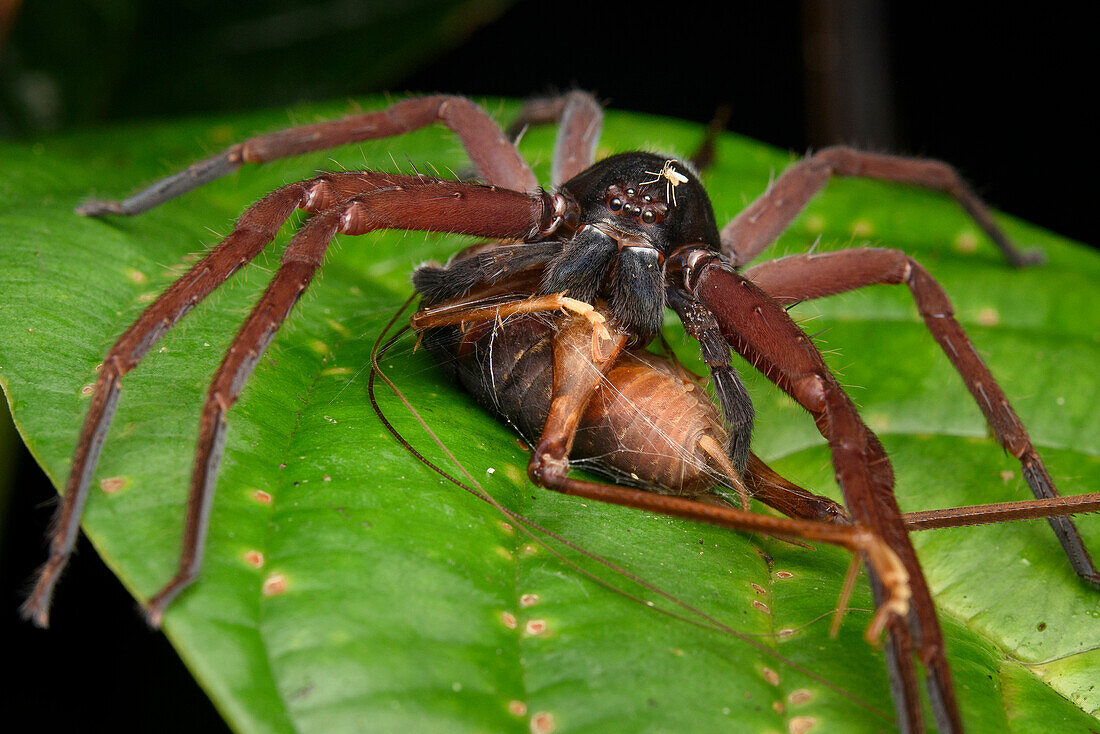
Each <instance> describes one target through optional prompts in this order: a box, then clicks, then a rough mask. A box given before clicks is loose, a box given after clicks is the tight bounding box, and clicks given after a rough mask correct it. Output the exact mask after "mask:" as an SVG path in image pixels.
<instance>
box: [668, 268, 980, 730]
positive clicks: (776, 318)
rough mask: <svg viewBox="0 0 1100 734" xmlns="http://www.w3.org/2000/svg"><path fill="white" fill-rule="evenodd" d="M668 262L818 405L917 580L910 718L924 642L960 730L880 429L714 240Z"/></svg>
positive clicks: (766, 367)
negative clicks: (868, 422) (915, 660)
mask: <svg viewBox="0 0 1100 734" xmlns="http://www.w3.org/2000/svg"><path fill="white" fill-rule="evenodd" d="M667 272H668V277H669V281H670V283H673V284H677V283H679V284H680V286H679V287H681V288H682V289H683V291H684V293H685V296H688V297H690V298H691V299H692V300H694V301H695V302H696V304H697V307H698V308H700V309H704V310H706V311H709V312H710V313H711V314H713V316H714V318H715V320H716V321H717V324H718V326H719V328H720V330H721V332H722V335H723V336H724V337H725V339H726V341H727V342H728V343H729V344H730V345H731V346H732V347H733V348H734V350H735V351H737V352H738V353H739V354H741V356H743V357H744V358H745V359H746V360H748V361H749V362H750V363H752V364H754V365H755V366H756V367H757V369H759V370H760V371H761V372H762V373H763V374H764V375H765V376H766V377H767V378H768V379H770V380H771V381H772V382H774V383H775V384H776V385H777V386H778V387H779V388H780V389H782V390H783V391H784V392H786V393H788V394H789V395H790V396H791V397H792V398H794V399H795V400H796V401H797V402H798V403H799V404H801V405H802V406H803V407H804V408H806V410H808V411H809V412H810V414H811V415H813V417H814V420H815V422H816V424H817V427H818V430H819V431H820V432H821V434H822V435H823V436H824V437H825V438H826V440H827V441H828V442H829V448H830V450H831V452H832V456H833V466H834V468H835V471H836V477H837V482H838V484H839V485H840V487H841V490H842V491H843V493H844V498H845V505H846V506H847V508H848V511H849V513H850V514H851V517H852V519H853V521H855V522H856V523H859V524H861V525H865V526H866V527H868V528H870V529H871V530H872V531H873V532H874V533H875V534H876V535H878V536H880V537H882V538H883V539H884V540H885V541H886V542H887V543H888V544H889V545H890V547H891V549H893V551H894V552H895V553H897V555H898V556H899V557H900V558H901V560H902V563H904V565H905V568H906V570H907V572H908V574H909V578H910V586H911V589H912V602H913V605H912V610H913V614H912V615H911V625H912V629H910V628H909V626H907V625H906V624H905V623H904V621H902V620H897V619H896V620H894V622H893V623H892V624H891V625H890V626H889V631H890V636H891V641H890V648H889V654H888V656H887V662H888V664H889V667H890V672H891V682H892V688H893V693H894V700H895V704H896V706H897V709H898V717H899V721H900V722H901V723H902V726H903V728H905V729H906V730H907V731H920V730H922V722H921V714H920V708H921V704H920V697H919V693H918V691H917V683H916V671H915V668H914V666H913V658H912V650H913V645H914V642H916V649H917V650H918V652H919V654H920V658H921V661H922V662H923V664H924V666H925V668H926V669H927V671H928V689H929V695H930V698H931V700H932V704H933V712H934V713H935V715H936V720H937V725H938V727H939V729H940V731H941V732H949V731H950V732H954V731H961V729H962V722H961V718H960V717H959V712H958V706H957V704H956V701H955V693H954V689H953V688H952V685H951V672H950V669H949V668H948V665H947V659H946V657H945V654H944V642H943V633H942V631H941V630H940V626H939V622H938V620H937V618H936V611H935V606H934V604H933V602H932V596H931V593H930V592H929V590H928V586H927V584H926V582H925V580H924V575H923V573H922V572H921V569H920V564H919V562H918V561H917V556H916V552H915V551H914V550H913V546H912V544H911V543H910V541H909V535H908V533H907V532H906V529H905V525H904V521H903V519H902V516H901V510H900V509H899V508H898V505H897V501H896V500H895V498H894V494H893V486H894V474H893V469H892V468H891V466H890V461H889V459H888V458H887V456H886V452H885V451H884V450H883V448H882V445H881V444H880V443H879V441H878V439H877V437H875V435H874V434H873V433H872V432H871V430H870V429H869V428H867V426H866V425H865V424H864V423H863V421H862V420H861V419H860V417H859V415H858V413H857V412H856V409H855V406H854V405H853V404H852V401H851V400H850V399H849V398H848V396H847V395H846V394H845V393H844V391H843V390H842V389H841V387H840V385H839V384H838V383H837V381H836V379H835V378H834V377H833V375H832V373H831V372H830V371H829V369H828V367H827V366H826V365H825V362H824V360H823V359H822V357H821V354H820V353H819V352H818V351H817V349H816V348H815V347H814V345H813V342H812V341H811V340H810V339H809V337H807V336H806V335H805V334H804V333H803V332H802V330H801V329H799V328H798V325H797V324H795V323H794V321H793V320H791V318H790V316H789V315H788V314H787V312H786V311H785V310H783V308H782V307H781V306H779V305H778V304H777V303H776V302H775V301H774V300H772V299H771V298H769V297H768V295H767V294H765V293H764V291H762V290H761V289H760V288H758V287H757V286H756V285H754V284H753V283H752V282H751V281H749V280H748V279H746V278H744V277H742V276H741V275H739V274H738V273H736V272H735V271H734V270H733V268H732V267H731V266H730V265H729V264H728V263H726V262H724V261H723V259H722V258H721V257H720V256H718V255H717V254H716V253H714V252H712V251H709V250H703V249H694V248H683V249H681V250H680V251H678V252H677V253H675V254H674V255H673V256H672V257H670V258H669V261H668V264H667ZM674 287H675V285H674ZM873 577H874V574H873V573H872V578H873ZM880 583H881V580H880V581H879V582H876V583H873V584H872V585H873V587H874V589H875V594H876V598H879V597H880V595H881V586H880Z"/></svg>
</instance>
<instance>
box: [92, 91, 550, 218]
mask: <svg viewBox="0 0 1100 734" xmlns="http://www.w3.org/2000/svg"><path fill="white" fill-rule="evenodd" d="M437 122H440V123H443V124H444V125H446V126H447V127H448V128H450V129H451V130H453V131H454V132H455V133H457V134H458V137H459V139H460V140H461V141H462V145H463V147H464V148H465V150H466V153H467V154H468V155H469V156H470V160H471V162H473V164H474V166H475V167H476V168H477V170H478V172H479V173H480V174H481V176H482V177H483V178H484V180H485V182H486V183H489V184H492V185H495V186H502V187H504V188H506V189H512V190H513V191H521V192H533V191H535V190H537V189H538V185H539V182H538V179H536V178H535V174H534V173H533V172H532V171H531V167H530V166H528V165H527V162H526V161H525V160H523V157H522V156H520V154H519V151H517V150H516V147H515V145H513V144H512V141H511V140H510V139H509V138H508V137H507V136H506V135H505V134H504V133H503V132H502V131H501V129H500V126H499V125H497V124H496V122H494V121H493V119H492V118H491V117H489V115H488V114H487V113H486V112H485V111H484V110H483V109H481V107H479V106H478V105H476V104H475V103H473V102H471V101H470V100H468V99H466V98H465V97H458V96H452V95H439V96H434V97H412V98H410V99H405V100H402V101H400V102H397V103H395V104H393V105H391V106H390V107H388V108H386V109H384V110H377V111H374V112H364V113H362V114H358V115H351V116H349V117H345V118H343V119H340V120H332V121H329V122H321V123H317V124H314V125H302V126H299V127H292V128H287V129H286V130H279V131H277V132H273V133H268V134H267V135H259V136H257V137H253V138H249V139H248V140H245V141H244V142H242V143H237V144H235V145H231V146H230V147H229V148H227V149H225V150H224V151H222V152H221V153H218V154H217V155H214V156H211V157H210V158H206V159H205V160H202V161H199V162H198V163H194V164H192V165H191V166H188V167H187V168H185V169H183V170H182V171H179V172H178V173H175V174H173V175H171V176H168V177H166V178H163V179H161V180H159V181H157V182H155V183H153V184H150V185H149V186H147V187H146V188H144V189H142V190H141V191H139V192H137V193H136V194H134V195H133V196H130V197H129V198H127V199H123V200H122V201H100V200H92V201H88V202H85V203H84V204H81V205H80V206H78V207H77V208H76V212H77V213H78V214H83V215H86V216H93V217H98V216H102V215H104V214H140V213H141V212H144V211H146V210H148V209H152V208H153V207H155V206H157V205H159V204H163V203H164V202H166V201H169V200H171V199H174V198H176V197H177V196H181V195H183V194H185V193H187V192H188V191H191V190H193V189H196V188H198V187H200V186H202V185H203V184H206V183H209V182H211V181H214V180H215V179H218V178H221V177H222V176H225V175H227V174H229V173H232V172H233V171H235V170H237V169H238V168H240V167H241V166H242V165H244V164H245V163H265V162H268V161H273V160H277V159H279V158H287V157H290V156H296V155H301V154H302V153H309V152H311V151H318V150H325V149H327V148H335V147H336V146H339V145H346V144H348V143H357V142H361V141H364V140H374V139H377V138H388V137H393V136H395V135H401V134H403V133H407V132H412V131H413V130H417V129H419V128H422V127H426V126H428V125H431V124H433V123H437Z"/></svg>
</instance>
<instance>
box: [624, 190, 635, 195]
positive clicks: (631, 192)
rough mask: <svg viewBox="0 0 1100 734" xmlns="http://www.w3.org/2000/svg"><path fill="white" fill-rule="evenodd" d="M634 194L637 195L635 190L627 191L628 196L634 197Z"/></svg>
mask: <svg viewBox="0 0 1100 734" xmlns="http://www.w3.org/2000/svg"><path fill="white" fill-rule="evenodd" d="M634 193H635V191H634V189H627V190H626V195H627V196H634Z"/></svg>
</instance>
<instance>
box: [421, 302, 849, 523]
mask: <svg viewBox="0 0 1100 734" xmlns="http://www.w3.org/2000/svg"><path fill="white" fill-rule="evenodd" d="M563 321H564V322H566V323H565V324H564V325H563ZM414 323H415V319H414ZM591 332H592V329H591V325H590V324H589V322H588V321H586V320H585V319H583V318H578V317H567V316H563V315H560V314H556V313H542V314H537V315H536V314H531V315H524V316H515V317H511V318H509V319H507V320H505V321H498V320H486V321H481V322H478V323H474V324H469V325H466V327H465V328H460V327H458V326H444V327H437V328H432V329H427V330H425V331H423V332H421V334H420V336H421V338H422V340H423V344H424V346H425V347H426V348H427V349H428V350H429V352H430V353H431V355H432V357H433V359H435V361H436V362H437V363H438V364H439V366H440V367H441V368H442V369H443V370H444V371H445V372H447V373H448V374H449V375H450V376H451V377H452V378H453V379H455V380H456V381H457V382H458V383H459V384H461V385H462V387H463V388H464V389H465V390H466V391H468V392H469V393H470V394H471V395H473V396H474V397H475V398H476V399H477V401H478V402H479V403H481V404H482V405H484V406H485V407H486V408H488V409H489V410H491V411H492V412H494V413H495V414H496V415H497V416H498V417H499V418H501V419H502V420H504V421H505V422H507V423H508V424H509V425H512V426H514V427H515V429H516V430H517V431H518V432H519V434H520V435H521V436H522V437H523V439H524V440H525V441H526V442H527V443H528V444H529V445H531V446H534V445H535V444H536V443H537V442H538V439H539V436H540V434H541V433H542V430H543V426H545V424H546V419H547V415H548V414H549V411H550V404H551V399H552V397H553V387H554V375H555V370H557V372H558V373H559V374H562V373H568V372H572V371H580V370H585V369H591V368H592V364H591V359H592V357H591V353H590V350H589V349H588V345H589V344H590V343H591ZM702 385H703V381H702V380H701V378H698V377H697V376H696V375H694V374H692V373H691V372H689V371H688V370H686V369H685V368H684V367H683V366H682V365H680V364H679V363H677V362H675V361H674V360H672V359H669V358H667V357H663V356H660V355H658V354H654V353H653V352H650V351H647V350H645V349H642V348H638V347H634V348H628V349H624V350H623V351H621V352H620V353H619V354H618V355H617V357H616V359H615V364H614V366H613V367H612V368H611V369H610V371H609V372H608V373H607V374H606V375H605V376H604V379H603V380H602V381H601V384H600V386H599V387H598V388H597V389H596V392H595V394H594V395H593V397H592V398H591V399H590V400H589V402H588V404H587V405H586V406H585V407H584V410H583V412H582V414H581V417H580V422H579V424H578V428H577V432H576V436H575V438H574V440H573V445H572V449H571V451H570V459H571V461H572V462H573V463H574V464H577V465H579V466H583V467H584V468H588V469H591V470H593V471H595V472H597V473H600V474H603V475H605V476H608V477H610V478H612V479H615V480H616V481H617V482H618V483H620V484H627V485H633V486H637V487H641V488H644V489H647V490H650V491H655V492H659V493H662V494H675V495H683V496H687V497H692V498H696V499H700V498H704V499H709V498H707V497H706V496H707V495H708V494H709V495H710V497H711V498H715V499H717V498H723V499H733V498H735V497H736V495H735V492H736V490H737V487H736V486H735V482H737V480H738V477H737V476H736V475H735V474H734V470H733V468H732V467H731V465H730V462H729V459H728V457H727V456H726V454H725V452H724V447H726V446H727V445H728V442H729V431H728V429H727V427H726V425H725V424H724V422H723V421H722V418H721V415H720V414H719V412H718V410H717V407H716V405H715V403H714V400H713V399H712V397H711V396H710V394H709V393H708V392H707V391H706V389H704V388H703V387H702ZM740 479H743V481H744V485H745V486H746V487H747V490H748V493H749V494H752V495H753V496H755V497H757V498H758V499H760V500H761V501H763V502H765V503H766V504H768V505H770V506H772V507H774V508H776V509H778V510H780V511H783V512H785V513H787V514H793V511H794V509H795V507H796V506H797V511H798V514H799V515H800V516H804V517H806V516H808V517H813V518H815V519H820V520H834V521H837V520H839V521H846V520H847V515H846V513H845V512H844V510H843V508H842V507H841V506H840V505H839V504H837V503H835V502H833V501H831V500H829V499H827V498H824V497H820V496H818V495H814V494H812V493H810V492H808V491H806V490H805V489H803V488H802V487H799V486H798V485H796V484H794V483H792V482H790V481H788V480H787V479H785V478H783V477H782V476H780V475H779V474H778V473H776V472H774V471H773V470H772V469H771V468H770V467H768V466H767V465H766V464H765V463H764V462H763V461H761V460H760V459H759V457H757V456H756V455H755V454H750V456H749V461H748V465H747V466H746V469H745V471H744V473H743V476H741V477H740ZM811 508H812V509H811Z"/></svg>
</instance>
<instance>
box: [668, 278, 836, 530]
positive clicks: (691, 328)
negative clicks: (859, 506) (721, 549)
mask: <svg viewBox="0 0 1100 734" xmlns="http://www.w3.org/2000/svg"><path fill="white" fill-rule="evenodd" d="M666 300H667V303H668V305H669V306H670V307H671V308H672V309H673V310H674V311H675V312H676V314H677V315H678V316H679V317H680V322H681V323H682V324H683V325H684V330H685V331H686V332H687V333H688V334H690V335H691V336H693V337H694V338H695V339H697V340H698V341H699V346H700V348H701V349H702V354H703V361H704V362H706V363H707V366H708V367H710V374H711V380H712V385H713V386H714V392H715V394H716V395H717V396H718V404H719V406H720V407H721V408H722V414H723V415H724V416H725V418H726V421H727V422H728V423H729V428H730V442H729V446H728V450H729V454H730V458H731V459H733V461H734V466H736V467H737V468H738V470H739V471H742V472H743V473H744V476H745V482H746V483H747V484H748V485H749V489H750V492H751V494H752V496H753V497H755V498H756V499H758V500H760V501H761V502H763V503H764V504H766V505H768V506H769V507H773V508H775V509H777V510H779V511H780V512H782V513H783V514H784V515H788V516H789V517H796V518H800V519H803V520H822V521H829V522H843V521H845V520H846V519H847V515H846V513H845V512H844V509H843V508H842V507H840V505H838V504H837V503H836V502H834V501H833V500H831V499H829V498H828V497H822V496H820V495H816V494H813V493H812V492H809V491H807V490H805V489H803V488H802V487H799V486H798V485H796V484H794V483H793V482H790V481H788V480H786V479H785V478H783V477H782V476H780V475H779V474H778V473H777V472H775V471H773V470H772V469H771V468H770V467H769V466H768V465H767V464H765V463H764V462H763V461H761V460H760V459H759V457H757V456H756V455H755V454H753V453H751V452H750V451H749V443H750V439H751V438H752V425H753V416H754V412H753V407H752V399H751V398H750V397H749V394H748V392H747V391H746V390H745V386H744V384H743V383H742V382H741V378H740V377H739V376H738V375H737V371H736V370H734V369H733V367H732V366H731V365H730V346H729V343H728V342H727V341H726V339H725V337H724V336H723V335H722V332H721V330H720V329H719V327H718V322H717V321H716V320H715V318H714V314H712V313H711V312H710V311H709V310H708V309H707V308H706V307H704V306H703V305H702V304H700V303H698V302H696V301H694V300H692V299H691V298H689V297H688V296H687V294H685V293H684V292H683V291H682V290H680V289H678V288H669V289H668V293H667V298H666ZM738 458H740V461H738Z"/></svg>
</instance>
